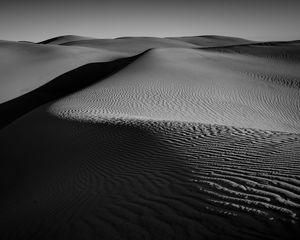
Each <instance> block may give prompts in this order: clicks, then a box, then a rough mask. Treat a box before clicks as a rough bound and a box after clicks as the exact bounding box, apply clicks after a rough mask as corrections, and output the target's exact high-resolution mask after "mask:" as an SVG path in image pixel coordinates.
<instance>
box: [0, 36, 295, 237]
mask: <svg viewBox="0 0 300 240" xmlns="http://www.w3.org/2000/svg"><path fill="white" fill-rule="evenodd" d="M0 62H1V63H3V66H4V65H5V66H7V67H6V68H4V67H3V69H2V67H1V69H0V71H1V73H2V78H1V82H0V84H1V87H0V89H1V94H0V95H1V100H2V101H1V102H2V103H1V105H0V111H1V113H2V114H1V118H2V120H1V124H2V125H1V128H2V129H1V130H0V143H1V161H0V164H1V165H0V184H1V190H2V191H1V198H0V223H1V229H0V234H1V238H3V239H297V237H299V236H300V230H299V229H300V228H299V227H300V224H299V223H300V220H299V213H300V211H299V210H300V162H299V161H300V69H299V63H300V42H299V41H292V42H267V43H258V42H252V41H248V40H245V39H238V38H230V37H221V36H200V37H182V38H163V39H162V38H146V37H139V38H130V37H126V38H118V39H93V38H85V37H79V36H62V37H57V38H54V39H50V40H46V41H44V42H41V43H38V44H34V43H23V42H22V43H18V42H1V50H0ZM20 76H22V78H20ZM16 86H17V87H16ZM20 89H27V90H23V91H20Z"/></svg>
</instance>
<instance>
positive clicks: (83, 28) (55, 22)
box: [0, 0, 300, 41]
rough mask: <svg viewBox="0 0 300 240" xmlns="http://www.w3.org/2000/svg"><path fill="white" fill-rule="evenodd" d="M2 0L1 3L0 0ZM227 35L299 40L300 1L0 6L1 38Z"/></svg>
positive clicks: (26, 0) (114, 0) (26, 1)
mask: <svg viewBox="0 0 300 240" xmlns="http://www.w3.org/2000/svg"><path fill="white" fill-rule="evenodd" d="M4 1H6V0H4ZM68 34H74V35H82V36H92V37H98V38H113V37H120V36H160V37H166V36H184V35H185V36H191V35H211V34H214V35H227V36H237V37H244V38H248V39H252V40H293V39H300V1H299V0H280V1H279V0H265V1H264V0H260V1H258V0H252V1H243V0H222V1H217V0H209V1H203V0H198V1H196V0H194V1H189V0H182V1H181V0H165V1H164V0H152V1H144V0H130V1H126V0H107V1H101V0H99V1H95V0H94V1H91V0H73V1H71V0H47V1H44V0H35V1H34V0H22V1H20V0H18V1H16V0H9V1H7V2H3V1H1V3H0V39H6V40H28V41H42V40H45V39H48V38H51V37H55V36H59V35H68Z"/></svg>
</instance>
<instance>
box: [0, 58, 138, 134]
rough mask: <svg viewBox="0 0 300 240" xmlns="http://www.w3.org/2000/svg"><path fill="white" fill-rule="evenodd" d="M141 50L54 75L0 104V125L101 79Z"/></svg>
mask: <svg viewBox="0 0 300 240" xmlns="http://www.w3.org/2000/svg"><path fill="white" fill-rule="evenodd" d="M143 54H144V53H141V54H139V55H137V56H133V57H128V58H121V59H117V60H114V61H111V62H102V63H89V64H86V65H84V66H81V67H79V68H76V69H73V70H71V71H69V72H66V73H64V74H62V75H60V76H58V77H57V78H55V79H53V80H51V81H49V82H47V83H46V84H44V85H43V86H41V87H39V88H36V89H35V90H33V91H31V92H28V93H26V94H24V95H22V96H20V97H17V98H14V99H12V100H10V101H7V102H4V103H2V104H0V112H1V114H2V117H1V119H0V129H1V128H3V127H5V126H6V125H7V124H9V123H11V122H12V121H14V120H15V119H17V118H18V117H20V116H22V115H23V114H25V113H27V112H29V111H30V110H32V109H34V108H36V107H38V106H40V105H42V104H44V103H46V102H49V101H51V100H55V99H58V98H60V97H63V96H65V95H67V94H70V93H72V92H75V91H78V90H80V89H82V88H84V87H87V86H88V85H91V84H92V83H94V82H99V81H101V79H103V78H105V77H108V76H109V75H112V74H114V73H116V72H117V71H119V70H120V69H122V68H124V67H126V66H127V65H128V64H130V63H132V62H133V61H135V60H136V59H137V58H138V57H139V56H141V55H143Z"/></svg>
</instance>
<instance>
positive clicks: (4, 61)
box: [0, 41, 133, 103]
mask: <svg viewBox="0 0 300 240" xmlns="http://www.w3.org/2000/svg"><path fill="white" fill-rule="evenodd" d="M132 55H133V54H132ZM126 56H129V55H124V53H118V52H113V51H107V50H105V49H102V50H101V49H98V50H96V49H93V50H91V49H89V48H82V47H76V46H75V47H63V46H56V45H39V44H33V43H21V42H9V41H0V72H1V77H0V103H3V102H5V101H8V100H11V99H14V98H15V97H19V96H21V95H23V94H26V93H28V92H30V91H32V90H34V89H36V88H38V87H40V86H42V85H43V84H45V83H47V82H48V81H50V80H52V79H53V78H55V77H58V76H59V75H61V74H63V73H65V72H67V71H70V70H72V69H74V68H77V67H79V66H81V65H84V64H87V63H90V62H105V61H111V60H114V59H118V58H122V57H126Z"/></svg>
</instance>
